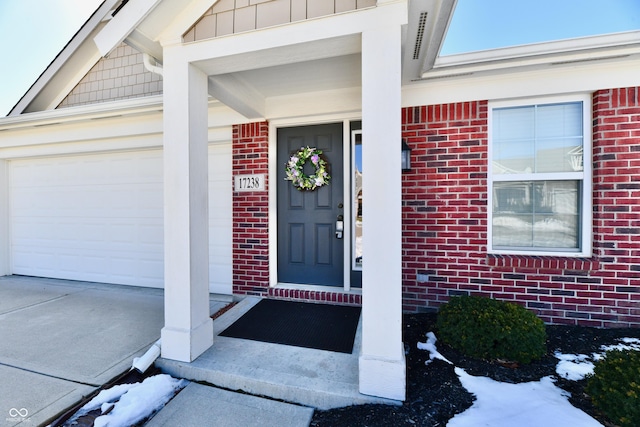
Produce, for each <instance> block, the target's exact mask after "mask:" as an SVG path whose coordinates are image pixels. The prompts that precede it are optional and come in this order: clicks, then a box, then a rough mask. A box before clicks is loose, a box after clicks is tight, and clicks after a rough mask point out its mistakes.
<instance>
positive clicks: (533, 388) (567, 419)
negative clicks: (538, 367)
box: [447, 368, 602, 427]
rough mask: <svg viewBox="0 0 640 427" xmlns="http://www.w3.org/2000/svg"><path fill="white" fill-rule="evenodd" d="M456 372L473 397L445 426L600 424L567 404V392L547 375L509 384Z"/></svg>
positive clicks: (587, 426) (523, 426)
mask: <svg viewBox="0 0 640 427" xmlns="http://www.w3.org/2000/svg"><path fill="white" fill-rule="evenodd" d="M456 374H458V377H460V382H461V383H462V385H463V386H464V388H466V389H467V391H469V393H472V394H474V395H475V396H476V401H475V402H473V405H471V407H470V408H469V409H467V410H466V411H464V412H463V413H461V414H458V415H456V416H455V417H453V418H452V419H451V420H449V422H448V423H447V427H477V426H491V427H513V426H518V427H539V426H545V427H566V426H580V427H592V426H593V427H600V426H602V424H600V423H599V422H598V421H596V420H595V419H593V418H592V417H590V416H589V415H587V414H586V413H584V412H582V411H581V410H579V409H578V408H576V407H574V406H572V405H571V403H569V399H568V398H567V397H568V393H567V392H565V391H564V390H562V389H560V388H558V387H556V385H555V384H554V383H553V380H552V379H551V377H544V378H542V379H541V380H540V381H535V382H528V383H520V384H509V383H502V382H498V381H494V380H492V379H490V378H486V377H474V376H471V375H469V374H467V373H466V372H465V371H464V370H463V369H460V368H456Z"/></svg>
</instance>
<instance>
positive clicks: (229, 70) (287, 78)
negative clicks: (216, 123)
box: [195, 36, 362, 119]
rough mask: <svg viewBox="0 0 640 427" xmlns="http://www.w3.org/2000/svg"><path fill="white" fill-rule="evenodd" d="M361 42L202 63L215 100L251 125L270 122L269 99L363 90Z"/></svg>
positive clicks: (323, 44) (353, 40) (291, 47)
mask: <svg viewBox="0 0 640 427" xmlns="http://www.w3.org/2000/svg"><path fill="white" fill-rule="evenodd" d="M360 50H361V42H360V37H359V36H350V37H339V38H334V39H328V40H320V41H314V42H310V43H304V44H296V45H288V46H283V47H278V48H271V49H264V50H261V51H257V52H256V51H253V52H247V53H242V54H235V55H229V56H222V57H216V58H211V59H207V60H202V61H197V62H195V65H197V66H198V68H200V69H201V70H202V71H204V72H205V73H206V74H207V75H209V94H210V95H211V96H212V97H214V98H216V99H218V100H219V101H221V102H222V103H224V104H226V105H228V106H229V107H231V108H233V109H234V110H236V111H238V112H239V113H241V114H242V115H244V116H245V117H247V118H250V119H257V118H265V117H266V111H265V104H266V100H267V99H268V98H273V97H282V96H288V95H295V94H302V93H308V92H319V91H331V90H339V89H345V88H352V87H360V86H361V84H362V72H361V69H362V67H361V53H360Z"/></svg>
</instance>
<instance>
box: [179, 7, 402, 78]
mask: <svg viewBox="0 0 640 427" xmlns="http://www.w3.org/2000/svg"><path fill="white" fill-rule="evenodd" d="M406 23H407V0H401V1H397V2H392V3H384V4H383V5H380V6H377V7H374V8H370V9H364V10H362V9H361V10H357V11H353V12H348V13H343V14H338V15H329V16H326V17H321V18H316V19H310V20H306V21H299V22H295V23H290V24H285V25H281V26H276V27H270V28H264V29H260V30H255V31H250V32H246V33H240V34H234V35H232V36H228V37H217V38H212V39H207V40H202V41H198V42H192V43H188V44H184V45H180V46H179V48H180V52H179V53H178V54H179V55H181V57H182V58H183V60H184V61H187V62H190V63H196V65H198V66H200V67H201V68H202V69H203V70H204V71H205V72H207V73H208V74H210V75H213V74H222V73H227V72H234V71H241V70H242V69H255V68H263V67H266V66H269V65H278V64H286V63H293V62H299V61H306V60H311V59H322V58H327V57H333V56H339V55H346V54H350V53H357V52H359V51H360V50H361V48H360V46H359V43H357V46H355V47H354V46H353V45H348V46H346V47H345V46H341V44H340V43H336V44H335V45H333V46H331V49H327V50H325V51H320V52H319V51H316V49H313V48H311V47H310V46H313V43H314V42H315V43H319V44H318V47H320V44H322V42H325V41H329V42H330V41H331V40H336V41H337V42H340V41H347V42H348V41H352V40H353V37H352V36H358V37H359V36H360V34H361V33H362V32H364V31H367V30H372V29H376V28H381V27H386V26H394V25H405V24H406ZM358 41H359V40H358ZM176 47H177V46H176ZM282 48H292V49H296V48H297V49H298V51H297V52H296V54H297V55H299V56H298V57H295V58H292V57H291V53H292V52H287V53H284V51H281V50H279V49H282ZM354 49H357V52H354V51H353V50H354ZM259 52H268V53H269V55H266V56H265V57H264V58H261V59H260V60H258V59H256V58H257V55H258V54H259ZM243 54H251V59H252V60H251V62H253V66H250V67H247V68H242V67H235V68H234V67H233V66H232V64H229V68H226V69H220V68H219V65H220V64H219V63H218V62H215V64H211V65H212V66H211V69H210V70H208V69H207V65H208V61H210V60H214V61H216V60H218V59H220V58H231V59H232V60H233V61H235V59H234V58H233V57H234V55H243ZM261 60H265V61H270V63H262V62H260V61H261Z"/></svg>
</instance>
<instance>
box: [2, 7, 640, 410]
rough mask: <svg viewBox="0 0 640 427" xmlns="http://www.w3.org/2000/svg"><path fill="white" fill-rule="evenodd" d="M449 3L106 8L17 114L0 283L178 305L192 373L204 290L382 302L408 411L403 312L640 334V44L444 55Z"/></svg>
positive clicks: (383, 375)
mask: <svg viewBox="0 0 640 427" xmlns="http://www.w3.org/2000/svg"><path fill="white" fill-rule="evenodd" d="M454 6H455V2H454V0H409V1H407V0H377V1H376V0H344V1H342V0H341V1H333V0H235V1H234V0H219V1H217V2H216V1H214V0H188V1H186V0H185V1H180V2H178V1H172V0H129V1H127V2H122V1H119V0H105V1H104V3H103V4H102V5H101V6H100V7H99V9H98V10H97V11H96V12H95V14H94V15H93V16H92V17H91V18H90V19H89V20H88V21H87V22H86V24H85V25H84V26H83V27H82V29H81V30H80V31H79V32H78V33H77V34H76V35H75V36H74V38H73V40H71V42H70V43H69V44H68V45H67V46H66V47H65V48H64V50H63V51H62V52H61V53H60V55H58V57H56V59H55V60H54V61H53V62H52V64H51V65H50V66H49V67H48V69H47V70H46V71H45V72H44V73H43V74H42V75H41V76H40V78H39V79H38V80H37V81H36V82H35V83H34V85H33V86H32V87H31V89H30V90H29V91H28V92H27V93H26V94H25V95H24V97H23V98H22V99H21V100H20V101H19V102H18V104H17V105H16V106H15V107H14V108H13V110H12V111H11V113H10V114H9V116H8V117H6V118H3V119H0V230H2V232H0V239H1V240H0V275H6V274H23V275H33V276H43V277H53V278H63V279H72V280H88V281H99V282H105V283H114V284H124V285H136V286H150V287H164V288H165V295H166V299H165V301H166V303H165V328H164V329H163V330H162V340H163V341H162V342H163V346H162V352H163V356H164V357H167V358H171V359H176V360H182V361H192V360H194V359H195V358H196V357H197V356H198V355H199V354H201V353H202V352H203V351H204V350H206V349H207V348H208V347H209V346H210V345H211V343H212V339H213V332H212V325H211V319H210V318H209V312H208V310H209V307H208V304H207V301H208V298H207V295H208V293H209V292H215V293H222V294H233V295H237V296H242V295H258V296H265V297H275V298H292V299H299V300H312V301H326V302H335V303H343V304H362V307H363V312H362V313H363V341H362V354H361V356H360V377H359V378H360V389H361V392H362V393H365V394H372V395H376V396H383V397H389V398H392V399H400V400H401V399H404V395H405V394H404V393H405V362H404V348H403V344H402V311H403V309H404V310H406V311H421V310H426V309H433V308H437V307H438V305H439V304H441V303H443V302H446V301H447V299H448V298H449V297H450V296H452V295H462V294H482V295H486V296H490V297H493V298H497V299H503V300H508V301H515V302H518V303H520V304H522V305H524V306H526V307H527V308H529V309H532V310H533V311H535V312H536V314H538V315H539V316H540V317H541V318H542V319H544V320H545V321H547V322H549V323H562V324H581V325H590V326H598V327H619V326H636V327H637V326H640V307H639V306H640V88H639V87H640V32H628V33H620V34H613V35H603V36H594V37H586V38H582V39H576V40H565V41H559V42H547V43H541V44H536V45H528V46H521V47H514V48H503V49H496V50H490V51H483V52H475V53H470V54H460V55H453V56H449V57H439V56H438V52H439V47H440V45H441V42H442V39H443V35H444V34H445V30H446V26H447V23H448V22H449V19H450V15H451V13H452V10H453V8H454ZM403 140H404V141H405V142H406V143H407V144H408V145H409V147H410V148H411V168H410V170H407V171H402V170H401V164H400V148H401V142H402V141H403ZM301 146H311V147H318V148H320V149H322V150H323V151H324V156H325V158H326V160H327V162H328V164H329V166H330V174H331V181H330V183H329V185H326V186H323V187H320V188H318V189H316V190H315V191H309V192H301V191H297V190H296V189H295V188H294V187H293V186H292V184H291V182H289V181H286V180H285V179H284V178H285V164H286V163H287V161H288V160H289V157H290V156H291V154H292V152H295V151H297V150H298V149H300V147H301ZM306 170H307V171H308V169H306ZM311 170H312V168H311ZM338 221H342V223H343V231H342V233H337V231H339V230H337V227H338V224H339V222H338Z"/></svg>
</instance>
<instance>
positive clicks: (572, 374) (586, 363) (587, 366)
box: [554, 352, 594, 381]
mask: <svg viewBox="0 0 640 427" xmlns="http://www.w3.org/2000/svg"><path fill="white" fill-rule="evenodd" d="M554 356H555V357H556V359H558V360H560V362H558V364H557V365H556V373H557V374H558V375H560V376H561V377H562V378H566V379H568V380H571V381H580V380H582V379H584V377H585V376H587V375H590V374H593V368H594V364H593V362H591V360H590V359H591V358H590V357H589V356H587V355H586V354H562V353H559V352H555V354H554Z"/></svg>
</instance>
